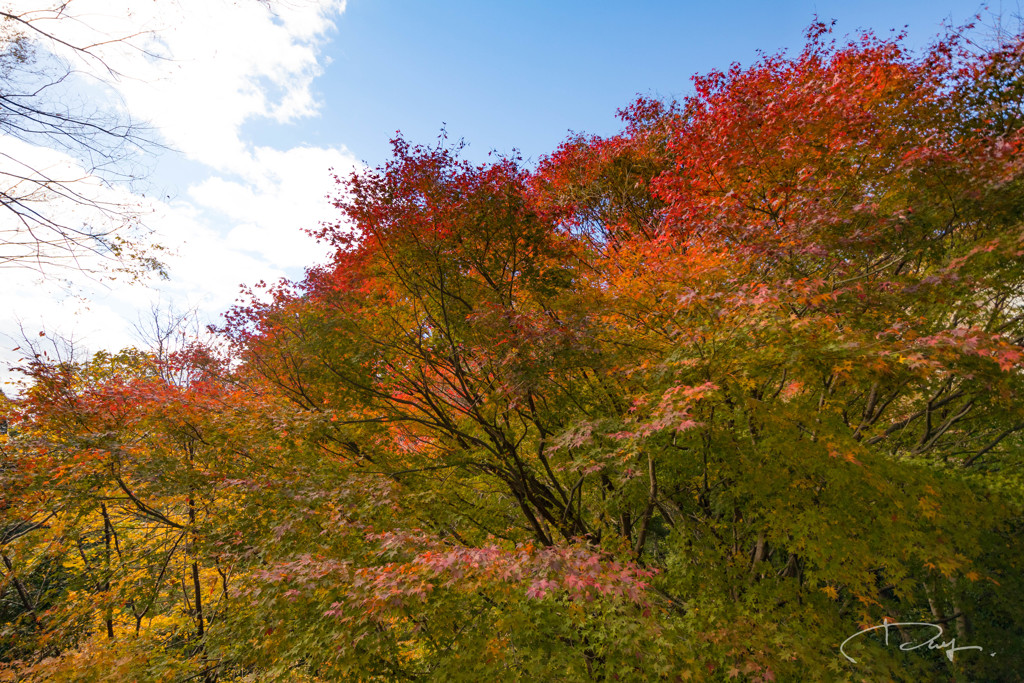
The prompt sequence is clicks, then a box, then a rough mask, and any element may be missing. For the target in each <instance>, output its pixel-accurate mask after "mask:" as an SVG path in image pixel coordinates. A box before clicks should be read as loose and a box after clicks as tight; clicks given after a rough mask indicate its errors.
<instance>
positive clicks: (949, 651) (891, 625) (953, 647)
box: [839, 621, 996, 664]
mask: <svg viewBox="0 0 1024 683" xmlns="http://www.w3.org/2000/svg"><path fill="white" fill-rule="evenodd" d="M911 627H924V628H927V629H935V633H934V634H933V635H932V637H931V638H928V639H927V640H920V641H917V642H915V641H913V640H911V641H907V642H904V643H901V644H900V649H901V650H903V651H904V652H909V651H911V650H917V649H918V648H922V647H927V648H928V649H929V650H945V651H946V652H945V654H946V658H947V659H949V661H951V662H952V661H953V656H954V655H955V654H956V653H957V652H963V651H964V650H979V651H981V652H984V648H982V647H980V646H978V645H961V646H959V647H958V646H957V644H956V638H950V639H949V640H942V637H943V635H944V633H945V631H944V630H943V628H942V626H940V625H939V624H929V623H925V622H920V621H907V622H902V623H896V622H888V623H885V624H879V625H878V626H872V627H871V628H866V629H864V630H863V631H859V632H857V633H854V634H853V635H852V636H850V637H849V638H847V639H846V640H844V641H843V643H842V645H840V646H839V653H840V654H841V655H843V656H844V657H846V658H847V659H848V660H850V661H851V662H853V663H854V664H856V663H857V660H855V659H854V658H853V657H851V656H850V655H848V654H846V644H847V643H849V642H850V641H851V640H853V639H854V638H859V637H861V636H863V635H865V634H868V633H871V632H873V631H879V630H881V631H883V632H884V633H885V644H886V646H888V645H889V630H890V629H897V631H900V630H901V629H904V628H911ZM901 637H902V633H901ZM989 656H990V657H995V656H996V653H995V652H992V653H989Z"/></svg>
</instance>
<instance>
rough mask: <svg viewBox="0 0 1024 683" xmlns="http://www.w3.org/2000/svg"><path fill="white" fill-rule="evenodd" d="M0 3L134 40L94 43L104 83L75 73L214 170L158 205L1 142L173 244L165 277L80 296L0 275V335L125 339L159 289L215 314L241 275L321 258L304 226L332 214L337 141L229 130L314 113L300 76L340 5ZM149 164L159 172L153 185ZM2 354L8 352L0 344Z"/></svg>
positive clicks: (51, 24)
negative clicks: (124, 208) (258, 136)
mask: <svg viewBox="0 0 1024 683" xmlns="http://www.w3.org/2000/svg"><path fill="white" fill-rule="evenodd" d="M0 6H6V7H7V8H8V9H11V10H14V11H15V12H18V11H25V10H38V9H40V8H44V9H51V10H53V12H54V15H56V10H57V8H60V7H63V9H62V10H61V13H60V18H59V19H52V20H47V19H46V13H45V12H42V13H39V14H33V15H32V16H33V17H38V18H40V19H41V20H40V23H39V24H38V26H39V27H40V28H41V29H43V30H48V31H50V30H52V31H54V32H55V33H59V34H60V36H61V37H62V38H63V39H64V40H67V41H68V42H70V43H73V44H79V45H88V44H91V43H94V42H97V41H99V40H108V39H109V36H114V37H124V36H134V37H132V38H130V39H128V40H124V41H118V42H113V43H110V44H108V45H104V46H102V47H98V48H96V49H95V50H94V53H95V54H96V55H98V56H100V57H102V59H103V60H104V62H105V63H106V65H107V66H109V67H111V68H112V69H113V70H114V71H116V72H117V74H119V75H118V77H117V78H116V79H113V80H111V79H110V78H109V74H105V73H104V72H103V65H102V64H100V63H99V62H91V63H90V62H88V61H86V62H78V63H77V65H76V66H77V68H79V69H82V70H90V69H91V70H92V72H93V73H94V74H95V75H96V77H97V78H105V79H106V80H107V82H108V83H109V85H110V87H112V88H113V89H114V90H116V92H117V94H118V95H119V98H120V99H119V101H118V103H117V105H116V106H118V107H121V108H123V109H124V113H125V114H127V115H130V117H131V118H132V119H134V120H136V121H147V122H149V124H150V125H152V126H153V128H154V130H155V131H156V132H157V133H158V134H159V135H160V136H161V137H162V139H163V140H165V141H166V142H167V143H168V144H169V145H171V146H172V147H173V148H174V149H177V150H179V151H180V152H181V153H182V154H183V155H184V156H186V157H187V158H189V159H191V160H193V161H196V162H199V163H200V164H203V165H205V166H207V167H208V168H209V169H210V170H211V171H212V175H210V176H209V177H206V178H205V180H203V181H201V182H196V183H193V184H192V186H191V187H189V188H188V190H187V191H186V192H185V194H184V196H182V197H181V198H179V199H177V200H174V201H168V202H159V201H155V200H152V199H147V198H144V197H141V196H138V195H133V194H131V193H130V192H129V191H128V190H127V189H124V188H114V189H111V188H109V187H104V186H103V185H101V184H99V183H98V182H97V181H96V180H95V179H93V178H89V177H88V174H87V173H86V172H85V171H84V170H82V169H81V168H79V167H78V166H77V165H76V164H75V162H74V161H73V160H72V159H71V158H70V157H68V156H67V155H64V154H58V153H56V152H54V151H52V150H47V149H43V148H38V147H37V148H33V147H32V146H31V145H28V144H27V143H24V142H21V141H17V140H13V139H11V138H4V137H3V136H0V154H2V153H3V152H4V151H5V150H9V151H11V153H10V157H9V158H10V159H17V160H18V161H19V162H27V163H30V164H34V165H35V164H42V165H43V166H42V167H45V168H54V169H56V168H59V169H61V172H67V173H68V174H69V177H70V175H74V174H78V175H80V176H81V177H83V178H84V180H83V182H84V183H85V186H86V187H89V188H91V190H90V191H96V192H99V193H100V194H99V195H98V196H101V197H104V198H109V199H113V200H116V201H117V202H119V203H121V204H124V205H130V206H133V207H135V208H137V209H138V210H139V211H141V212H143V213H144V214H145V215H146V216H147V218H146V225H147V226H148V227H149V228H151V229H152V230H153V231H154V232H155V235H154V239H155V241H156V242H158V243H160V244H162V245H164V246H165V247H167V248H168V249H170V250H171V252H170V253H171V255H169V256H167V257H165V260H166V262H167V265H168V270H169V272H170V275H171V280H170V281H169V282H164V283H159V285H158V286H156V287H154V288H146V287H143V286H139V285H127V284H123V283H122V284H116V285H115V286H114V287H113V288H109V289H106V288H104V287H103V286H100V285H97V284H96V283H91V282H89V281H82V280H81V278H78V287H79V289H78V290H77V291H78V292H80V293H81V294H82V296H79V297H73V296H68V295H67V290H66V289H64V288H62V286H61V283H60V282H58V281H56V280H53V279H50V280H45V281H41V280H39V279H38V276H37V275H36V274H34V273H31V272H26V271H17V270H14V271H11V270H0V292H3V299H4V301H3V313H2V315H0V343H2V337H3V336H4V335H5V334H6V335H8V336H9V337H10V336H16V334H17V329H16V328H17V326H16V325H15V320H16V319H20V320H22V321H23V322H24V323H25V324H26V325H27V326H28V327H27V329H29V330H35V328H37V327H38V329H40V330H42V329H48V330H51V331H55V332H59V333H61V334H64V335H66V336H73V337H75V338H76V339H77V340H78V341H79V342H81V343H83V344H85V345H86V346H88V347H89V348H90V349H91V350H97V349H100V348H111V349H116V348H121V347H123V346H126V345H129V344H133V343H137V340H136V339H135V337H134V333H133V329H132V323H134V322H135V321H136V320H137V319H138V317H139V316H140V312H143V313H142V315H143V317H145V312H146V311H148V309H149V306H150V304H151V303H152V302H153V301H154V300H156V299H158V298H159V299H161V300H162V301H164V302H165V303H166V302H167V301H168V300H170V301H171V302H172V303H173V305H174V306H175V307H176V308H178V309H183V308H188V307H193V306H194V307H197V308H198V309H199V311H200V315H201V316H202V317H204V318H206V319H207V320H210V321H213V320H215V319H216V318H217V316H218V315H219V313H221V312H223V311H224V310H226V309H227V308H228V307H229V306H230V305H231V304H232V303H233V302H234V301H235V299H236V297H237V295H238V293H239V285H241V284H243V283H246V284H252V283H255V282H257V281H259V280H265V281H268V282H269V281H274V280H276V279H278V278H280V277H283V276H285V275H286V273H287V272H288V271H289V270H292V269H297V268H299V267H301V266H304V265H309V264H311V263H313V262H317V261H322V260H323V259H324V257H325V256H326V248H325V247H324V246H322V245H319V246H318V245H316V244H315V243H314V241H313V240H312V238H309V237H308V236H306V235H305V234H303V232H302V229H305V228H313V227H316V226H317V225H318V223H319V222H320V221H322V220H325V219H328V218H331V217H333V216H334V215H336V214H335V212H334V210H333V209H332V208H331V207H330V204H329V202H328V200H327V199H326V196H327V195H328V194H330V193H333V191H334V190H335V186H334V184H333V181H332V179H331V177H330V174H329V171H328V169H329V168H331V167H333V168H334V169H335V171H336V172H337V173H338V174H339V175H342V176H345V175H347V174H348V172H349V171H350V170H352V169H354V168H357V167H358V163H357V162H356V160H355V159H354V157H353V156H352V155H351V154H350V153H349V152H348V151H347V150H346V149H345V148H344V147H340V146H335V147H330V148H317V147H311V146H298V147H294V148H291V149H274V148H272V147H268V146H257V145H255V144H253V142H252V141H250V140H247V139H245V138H244V137H243V134H242V126H243V124H244V123H245V122H246V121H249V120H251V119H257V118H264V119H269V120H272V121H277V122H280V123H287V122H291V123H294V122H296V121H297V120H299V119H302V118H304V117H313V116H315V115H316V114H317V110H318V103H317V102H316V100H315V98H314V96H313V92H312V89H311V86H312V83H313V81H314V79H315V78H316V77H317V76H318V75H320V73H321V71H322V65H321V63H320V61H319V59H320V49H321V47H322V44H323V42H324V41H325V40H326V39H327V36H328V35H329V32H330V30H331V29H332V27H333V24H332V21H333V19H334V17H336V16H338V15H340V13H341V12H342V11H343V10H344V7H345V0H274V1H273V2H272V3H270V6H271V7H273V11H270V10H269V9H268V5H267V4H266V3H264V2H262V1H261V0H234V1H229V0H156V1H152V0H151V1H147V2H139V1H138V0H70V2H66V1H65V2H57V1H56V0H15V1H14V2H10V1H9V2H6V3H4V2H3V1H2V0H0ZM51 47H52V49H54V50H58V51H60V50H63V52H64V54H65V56H67V57H69V58H71V57H73V55H69V54H68V53H67V51H66V50H64V49H63V48H59V47H55V46H51ZM152 55H158V56H159V58H157V57H154V56H152ZM83 92H85V91H83ZM83 96H84V95H83ZM0 162H2V158H0ZM0 172H2V164H0ZM159 172H160V169H159V166H157V168H156V174H157V175H156V178H157V179H158V178H159ZM155 181H156V179H155ZM50 208H56V207H55V206H51V207H50ZM63 215H64V216H66V217H69V218H70V217H71V214H69V213H67V212H65V213H64V214H63ZM292 272H294V270H292ZM12 345H13V344H12ZM3 346H4V347H6V348H8V349H9V348H10V346H11V345H7V344H3ZM4 356H6V357H7V359H10V357H11V356H10V353H9V352H7V353H4V352H3V350H2V349H0V359H2V358H3V357H4Z"/></svg>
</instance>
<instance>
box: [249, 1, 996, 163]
mask: <svg viewBox="0 0 1024 683" xmlns="http://www.w3.org/2000/svg"><path fill="white" fill-rule="evenodd" d="M981 7H982V5H981V4H979V3H976V2H942V1H941V0H931V1H920V0H888V1H873V2H821V1H819V2H811V1H798V2H751V1H744V2H652V1H643V0H639V1H636V2H631V3H618V2H604V1H601V0H598V1H596V2H578V1H562V2H558V1H548V2H542V1H536V0H530V1H523V2H514V3H513V2H497V1H478V2H466V1H463V2H453V1H436V2H411V1H405V2H401V1H396V0H390V1H389V0H349V2H348V4H347V6H346V8H345V11H344V14H343V15H342V16H341V17H340V18H339V19H338V20H337V22H336V30H335V31H333V32H332V34H331V40H330V43H329V44H328V45H327V46H326V47H325V49H324V53H323V54H324V57H325V58H326V59H329V60H330V62H329V65H328V66H327V67H326V70H325V73H324V75H323V76H322V77H321V78H320V79H318V81H317V83H316V85H315V89H316V93H317V96H318V98H319V99H320V100H321V102H322V103H323V104H322V109H321V112H322V114H321V116H320V118H319V119H317V120H309V121H303V122H301V123H296V124H294V125H291V126H287V127H284V128H281V127H278V126H274V125H271V124H269V123H268V122H266V121H252V122H250V123H249V124H248V125H247V126H246V132H247V133H248V134H250V135H252V136H253V138H254V139H259V140H265V141H266V142H267V143H269V144H282V143H283V144H296V143H300V142H303V143H307V144H314V145H315V144H323V143H325V142H326V143H329V144H335V143H339V142H340V143H342V144H345V145H346V146H347V147H348V148H349V149H351V150H352V151H353V152H354V153H355V155H356V157H357V158H359V159H360V160H365V161H367V162H370V163H371V164H373V165H376V164H379V163H381V162H382V161H383V160H385V159H386V158H387V155H388V153H389V146H388V139H389V138H390V137H391V135H392V134H393V133H394V131H396V130H401V131H402V132H403V134H404V135H405V136H406V137H407V138H409V139H411V140H413V141H423V142H430V141H432V140H433V139H434V138H435V137H436V136H437V134H438V131H439V129H440V128H441V125H442V123H446V124H447V129H448V132H449V134H450V135H452V136H453V137H456V138H458V137H463V138H465V140H466V141H467V142H468V143H469V144H470V152H469V154H470V155H471V156H473V157H475V158H478V159H482V158H483V157H484V156H485V155H486V153H487V151H489V150H490V149H496V150H498V151H501V152H508V151H511V149H512V148H514V147H515V148H519V149H520V150H521V151H522V153H523V154H524V156H526V157H527V158H536V157H538V156H539V155H542V154H545V153H547V152H549V151H551V150H552V149H554V147H555V146H557V144H558V143H559V142H560V141H561V140H563V139H564V138H565V136H566V133H567V131H569V130H575V131H583V132H590V133H598V134H607V133H612V132H614V131H615V130H616V125H617V122H616V120H615V117H614V114H615V111H616V110H617V109H618V108H620V107H622V106H625V105H626V104H628V103H629V102H631V101H632V100H633V98H634V97H635V95H636V94H638V93H642V94H653V95H655V96H659V97H678V96H681V95H685V94H687V93H688V92H689V78H690V76H691V75H692V74H694V73H703V72H706V71H708V70H710V69H713V68H726V67H728V65H729V64H730V63H732V62H734V61H739V62H740V63H743V64H749V63H750V62H751V61H753V60H754V59H755V58H756V53H757V51H758V50H762V51H765V52H769V53H771V52H775V51H777V50H780V49H783V48H788V49H790V50H799V49H800V47H801V46H802V44H803V34H804V30H805V28H806V27H807V26H808V25H809V24H810V23H811V21H812V20H813V18H814V16H815V15H816V14H817V16H819V17H820V18H821V19H823V20H832V19H834V20H836V21H837V25H836V32H837V34H838V35H843V34H846V33H852V32H856V31H857V30H859V29H861V28H870V29H874V30H875V31H876V32H879V33H887V32H888V31H890V30H891V29H896V30H901V29H902V28H903V27H904V26H906V27H907V30H908V34H909V35H908V38H909V40H908V42H909V44H911V45H915V46H916V45H924V44H927V43H928V42H930V41H931V40H932V39H933V38H934V37H935V36H936V34H938V33H939V31H940V30H941V23H942V21H943V20H946V21H947V22H951V23H954V24H961V23H963V22H965V21H967V20H969V19H970V18H971V17H972V16H973V15H974V14H975V13H976V12H978V11H979V9H980V8H981Z"/></svg>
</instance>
